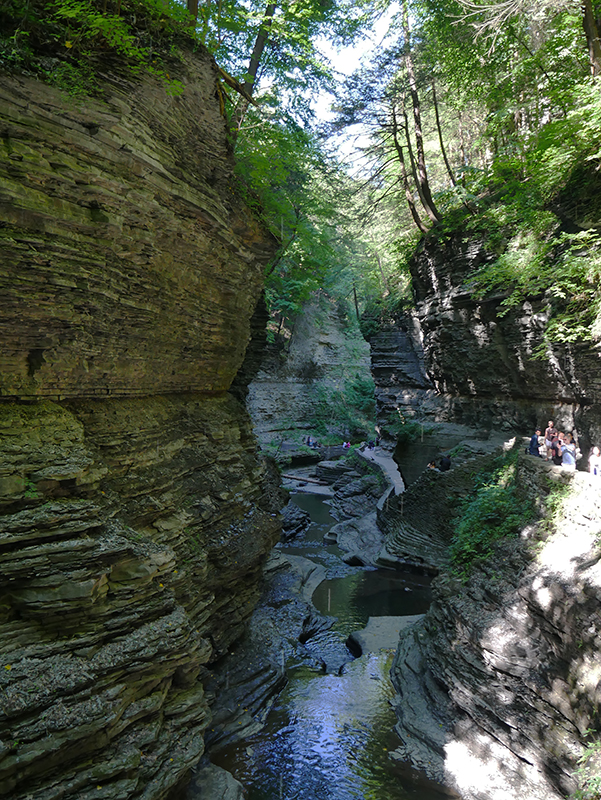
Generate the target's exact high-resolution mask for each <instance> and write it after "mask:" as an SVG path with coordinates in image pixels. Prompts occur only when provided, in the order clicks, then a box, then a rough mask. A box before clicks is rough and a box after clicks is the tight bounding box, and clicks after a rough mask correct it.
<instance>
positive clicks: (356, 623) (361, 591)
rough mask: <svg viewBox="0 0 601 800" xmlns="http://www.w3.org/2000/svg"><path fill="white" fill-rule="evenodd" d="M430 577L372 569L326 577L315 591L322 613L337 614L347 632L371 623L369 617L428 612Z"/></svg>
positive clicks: (314, 596) (314, 600) (316, 600)
mask: <svg viewBox="0 0 601 800" xmlns="http://www.w3.org/2000/svg"><path fill="white" fill-rule="evenodd" d="M429 584H430V578H428V577H426V576H425V577H423V578H420V577H419V576H417V575H412V574H406V573H403V574H400V575H397V574H394V573H390V572H387V571H385V570H368V571H362V572H358V573H355V574H354V575H349V576H347V577H345V578H336V579H335V580H330V581H324V582H323V583H321V584H320V585H319V586H318V587H317V589H316V590H315V592H314V593H313V604H314V605H315V607H316V608H317V610H318V611H320V612H321V613H322V614H328V615H332V616H335V617H336V618H337V620H338V623H337V626H336V627H337V628H338V629H339V630H341V631H342V632H344V633H346V634H347V635H348V634H349V633H351V631H355V630H358V629H359V628H362V627H364V626H365V625H366V624H367V621H368V619H369V617H385V616H393V617H402V616H411V615H413V614H424V613H425V612H426V611H427V610H428V606H429V605H430V602H431V591H430V586H429Z"/></svg>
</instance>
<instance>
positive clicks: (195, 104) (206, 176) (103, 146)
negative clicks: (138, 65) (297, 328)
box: [0, 52, 273, 397]
mask: <svg viewBox="0 0 601 800" xmlns="http://www.w3.org/2000/svg"><path fill="white" fill-rule="evenodd" d="M172 77H174V78H175V77H177V78H178V79H179V80H180V81H181V84H182V86H183V90H182V92H181V94H178V95H175V96H174V95H173V94H172V93H170V92H169V91H168V87H166V86H165V85H163V84H162V83H161V82H159V81H158V80H157V79H154V78H152V77H150V76H146V77H141V78H140V80H139V81H136V82H127V81H125V80H123V79H117V78H112V79H110V81H107V82H106V83H105V84H104V85H103V94H102V97H101V98H97V99H94V100H92V99H90V98H86V99H85V100H76V99H72V98H65V97H64V96H63V95H62V94H61V93H60V92H59V91H58V90H57V89H54V88H52V87H50V86H47V85H45V84H42V83H40V82H39V81H35V80H33V79H28V78H24V77H22V78H15V77H13V78H8V77H6V76H5V77H3V80H2V85H1V86H0V130H1V132H2V143H1V144H0V153H1V155H2V157H1V158H0V214H1V218H2V227H1V228H0V264H1V265H2V266H1V270H0V289H1V291H0V335H1V336H2V341H3V347H2V352H1V353H0V394H2V395H5V396H14V395H19V396H22V397H23V396H30V395H35V396H40V395H45V396H53V397H65V396H73V395H75V396H78V397H81V396H106V395H115V394H117V395H119V394H129V395H131V394H141V393H148V394H155V393H157V392H167V391H202V392H219V391H224V390H226V389H227V388H228V387H229V385H230V383H231V382H232V380H233V378H234V376H235V374H236V371H237V369H238V368H239V366H240V364H241V363H242V360H243V357H244V353H245V348H246V345H247V343H248V341H249V338H250V327H249V320H250V317H251V315H252V313H253V310H254V307H255V305H256V303H257V299H258V297H259V295H260V292H261V289H262V271H263V265H264V264H265V261H266V259H267V257H268V256H269V255H270V253H271V252H273V242H272V241H271V240H270V239H269V237H268V236H267V235H266V233H265V231H264V230H263V229H262V228H261V227H260V226H259V225H258V223H257V222H256V221H255V220H254V219H253V217H252V215H251V214H250V212H249V211H248V210H247V209H246V207H245V206H244V205H243V204H242V203H241V201H240V200H239V199H238V198H237V196H236V194H235V191H234V186H233V177H232V171H233V164H232V161H231V156H230V154H229V152H228V149H227V147H226V129H225V119H224V118H223V117H222V116H221V113H220V111H219V103H218V102H217V98H216V96H215V92H216V77H215V70H214V65H213V62H212V60H211V58H210V57H209V55H208V54H204V55H203V53H202V52H201V53H199V55H198V56H197V57H194V58H192V57H189V56H188V57H186V59H185V61H182V62H181V63H179V64H176V65H173V75H172Z"/></svg>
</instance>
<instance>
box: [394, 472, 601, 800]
mask: <svg viewBox="0 0 601 800" xmlns="http://www.w3.org/2000/svg"><path fill="white" fill-rule="evenodd" d="M519 476H520V481H521V484H522V485H523V486H529V487H530V489H531V491H534V492H535V493H537V494H539V495H544V494H545V493H546V492H548V491H549V485H550V484H553V483H555V484H567V485H570V486H571V489H572V493H571V495H570V497H569V498H568V499H567V500H566V501H565V504H564V510H563V513H562V514H561V516H560V518H559V520H558V522H557V525H556V526H555V528H553V529H551V528H549V527H548V526H545V525H542V526H537V525H530V526H528V527H527V528H525V529H524V531H523V532H522V535H521V536H520V537H519V538H517V539H509V540H506V541H504V542H502V543H500V544H499V545H498V546H497V548H496V552H495V555H494V557H493V558H490V559H487V560H486V562H482V563H480V564H478V565H477V566H476V567H475V569H474V571H473V574H472V576H471V577H470V579H469V581H468V582H467V583H466V584H465V585H463V584H462V583H461V582H460V581H459V580H458V579H455V578H453V577H451V576H449V575H448V573H447V574H446V575H443V576H441V577H439V578H437V579H436V581H435V582H434V584H433V589H434V602H433V604H432V607H431V608H430V610H429V612H428V614H427V615H426V617H425V619H424V620H423V623H420V624H418V625H416V626H415V627H414V628H412V629H410V630H408V631H406V632H404V633H402V634H401V641H400V645H399V648H398V651H397V654H396V656H395V660H394V664H393V669H392V679H393V683H394V685H395V687H396V689H397V692H398V697H397V701H396V707H397V715H398V723H397V726H396V729H397V733H398V734H399V736H400V739H401V744H400V745H399V747H398V748H397V750H396V752H395V754H394V755H395V757H396V758H399V759H401V760H403V761H408V762H409V763H410V764H411V765H412V766H414V767H415V768H417V769H419V770H421V771H423V772H425V773H426V774H427V775H428V776H429V777H430V778H432V779H433V780H436V781H439V782H441V783H443V784H444V785H446V786H448V787H449V788H452V789H454V790H456V791H458V792H459V794H460V796H461V797H462V798H463V800H517V798H520V799H521V798H527V799H528V800H555V799H556V800H560V798H564V797H566V796H568V795H569V794H571V793H572V792H573V791H574V790H575V789H576V781H575V777H574V773H575V771H576V769H577V766H578V764H577V759H578V757H579V756H581V755H582V753H583V746H582V741H583V740H584V738H585V736H586V732H587V729H588V728H593V727H594V726H595V721H596V719H597V715H598V709H599V704H600V703H601V691H600V687H601V683H600V681H599V678H600V670H599V664H598V651H599V646H600V634H601V629H600V626H599V616H598V606H599V601H600V600H601V580H600V573H599V552H598V545H597V543H596V542H597V537H598V535H599V531H600V530H601V505H600V503H599V494H598V492H597V491H594V490H593V489H594V487H592V486H591V483H590V479H589V476H588V474H587V473H575V474H574V473H569V472H565V471H562V469H561V468H560V467H554V466H552V465H549V464H546V463H544V462H542V461H539V460H538V459H534V458H531V457H529V456H522V458H521V463H520V465H519ZM439 478H440V482H441V483H444V482H445V481H446V480H447V479H448V480H449V481H451V482H452V485H453V486H455V488H456V487H457V479H456V478H455V479H453V476H452V473H445V474H444V475H440V476H439ZM466 489H467V483H466ZM424 490H427V486H426V485H425V484H424V485H423V486H422V487H421V491H422V492H423V491H424ZM412 491H413V492H414V493H418V492H419V491H420V487H418V485H417V484H415V485H414V486H413V487H412ZM427 533H428V531H427V530H426V531H425V532H424V536H427Z"/></svg>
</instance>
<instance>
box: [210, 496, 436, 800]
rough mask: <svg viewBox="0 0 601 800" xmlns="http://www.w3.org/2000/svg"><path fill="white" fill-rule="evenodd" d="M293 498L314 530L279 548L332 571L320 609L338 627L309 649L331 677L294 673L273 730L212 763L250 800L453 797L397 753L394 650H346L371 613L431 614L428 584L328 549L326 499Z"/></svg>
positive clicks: (271, 720) (320, 593)
mask: <svg viewBox="0 0 601 800" xmlns="http://www.w3.org/2000/svg"><path fill="white" fill-rule="evenodd" d="M292 499H293V501H294V502H295V503H296V504H297V505H299V506H300V507H301V508H303V509H305V510H306V511H309V513H310V514H311V518H312V524H311V526H310V528H309V529H308V530H307V531H306V532H305V534H304V535H303V536H302V537H301V538H300V539H296V540H294V542H292V543H288V544H286V545H281V546H280V547H281V549H282V550H283V551H284V552H291V553H298V554H301V555H304V556H306V557H308V558H311V559H312V560H314V561H316V562H319V563H321V564H323V566H325V568H326V572H327V575H328V579H327V580H325V581H324V582H323V583H322V584H320V585H319V586H318V588H317V589H316V591H315V593H314V595H313V602H314V604H315V606H316V607H317V609H318V610H319V611H320V612H321V613H322V614H325V615H327V616H329V617H335V622H334V625H333V627H332V629H331V630H329V631H326V632H324V633H323V634H318V635H317V636H316V637H314V638H312V639H309V640H308V642H307V643H306V646H307V648H308V649H309V650H310V651H311V652H312V653H314V654H315V655H321V657H322V658H323V661H324V671H323V672H321V671H317V670H316V669H311V668H308V667H306V666H302V667H296V668H294V669H291V670H289V672H288V678H289V682H288V685H287V687H286V689H285V690H284V691H283V692H282V694H281V695H280V696H279V697H278V699H277V701H276V704H275V705H274V707H273V708H272V710H271V712H270V714H269V716H268V718H267V723H266V725H265V727H264V728H263V729H262V730H261V731H259V732H258V733H256V734H254V735H253V736H251V737H249V738H248V739H245V740H244V741H243V742H239V743H237V744H234V745H228V746H227V747H224V748H223V749H221V750H218V751H213V752H211V754H210V757H211V761H213V763H215V764H217V765H219V766H221V767H224V768H225V769H227V770H229V771H230V772H231V773H232V774H233V775H234V777H235V778H236V779H237V780H239V781H240V782H241V783H242V784H243V785H244V787H245V789H246V797H247V798H248V800H295V799H296V798H299V799H300V798H302V799H303V800H409V799H411V800H440V798H441V797H443V796H444V795H442V794H441V793H440V790H439V789H438V788H437V787H436V786H435V785H433V784H430V783H429V782H427V781H424V780H421V779H419V778H416V777H415V776H410V775H409V774H408V771H407V770H406V768H403V767H402V766H400V765H399V764H398V763H397V762H395V761H394V760H393V759H391V757H390V755H389V752H390V751H391V750H394V748H395V747H396V744H397V740H396V736H395V734H394V730H393V729H394V724H395V722H396V717H395V714H394V710H393V707H392V704H391V701H392V699H393V696H394V690H393V687H392V684H391V683H390V679H389V670H390V665H391V661H392V657H393V651H392V650H381V651H379V652H377V653H367V654H365V655H364V656H362V657H361V658H358V659H356V660H355V659H353V656H352V654H351V653H350V652H349V651H348V650H347V648H346V645H345V641H346V639H347V637H348V635H349V634H350V633H351V632H352V631H355V630H358V629H360V628H363V627H365V625H366V624H367V621H368V619H369V617H370V616H390V615H392V616H404V615H413V614H419V613H423V612H424V611H426V609H427V607H428V605H429V603H430V589H429V578H427V577H423V578H422V577H421V576H416V575H414V574H400V573H394V572H391V571H383V570H374V569H366V568H362V567H350V566H348V565H346V564H344V562H342V560H341V558H340V555H341V553H340V550H339V549H338V548H337V547H336V546H335V545H324V543H323V536H324V534H325V533H326V532H327V531H328V529H329V528H330V527H331V525H332V524H334V523H335V522H336V520H334V519H333V518H332V517H331V515H330V513H329V508H328V505H327V502H324V498H323V497H319V496H316V495H309V494H297V495H294V496H293V498H292ZM332 665H334V666H333V667H332ZM331 667H332V668H331Z"/></svg>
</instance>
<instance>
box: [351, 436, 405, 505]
mask: <svg viewBox="0 0 601 800" xmlns="http://www.w3.org/2000/svg"><path fill="white" fill-rule="evenodd" d="M357 453H358V454H359V455H360V456H361V457H362V458H364V459H365V460H366V461H374V462H375V463H376V464H378V465H379V466H380V467H381V468H382V470H383V471H384V474H385V475H386V477H387V478H388V480H389V482H390V484H391V486H392V488H393V489H394V494H400V493H401V492H404V491H405V484H404V482H403V479H402V477H401V473H400V472H399V468H398V466H397V463H396V461H395V460H394V459H393V458H392V456H391V455H390V451H389V450H383V449H382V448H381V447H376V448H375V449H374V450H367V449H365V450H357ZM388 494H389V492H386V497H387V496H388ZM384 499H386V498H384Z"/></svg>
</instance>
